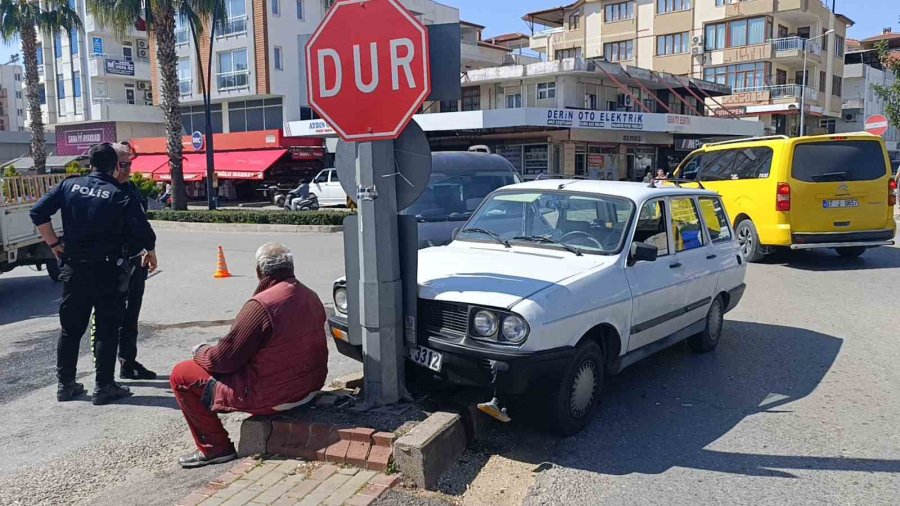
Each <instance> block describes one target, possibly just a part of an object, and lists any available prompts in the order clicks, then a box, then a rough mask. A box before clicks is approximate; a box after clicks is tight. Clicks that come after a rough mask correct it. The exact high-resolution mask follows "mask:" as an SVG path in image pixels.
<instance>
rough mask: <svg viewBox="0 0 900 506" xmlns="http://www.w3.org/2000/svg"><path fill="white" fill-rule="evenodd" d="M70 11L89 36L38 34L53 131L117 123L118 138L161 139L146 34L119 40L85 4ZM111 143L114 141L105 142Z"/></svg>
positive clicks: (73, 1)
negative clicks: (72, 11)
mask: <svg viewBox="0 0 900 506" xmlns="http://www.w3.org/2000/svg"><path fill="white" fill-rule="evenodd" d="M69 6H70V7H72V8H73V9H75V10H76V11H77V12H78V15H79V16H80V17H81V19H82V21H83V23H84V33H79V32H77V31H74V30H73V31H72V32H68V33H67V32H65V31H61V32H57V33H53V34H42V33H40V32H39V37H40V40H39V45H38V72H39V76H40V82H41V85H42V90H41V110H42V112H43V115H44V123H45V124H46V125H47V127H48V129H50V130H55V129H56V128H57V127H58V126H72V125H84V124H94V123H104V124H108V123H112V124H115V128H114V129H113V133H114V135H116V136H118V138H131V137H145V136H151V135H161V134H162V133H163V131H164V129H163V126H162V122H163V115H162V111H161V110H160V109H159V108H158V107H155V106H154V105H153V87H152V85H151V83H150V52H149V51H150V49H149V47H150V46H149V40H148V35H147V32H146V31H142V30H138V29H136V28H132V29H131V30H129V31H128V33H127V34H125V36H124V37H122V38H119V37H116V36H115V35H113V33H112V31H111V30H109V29H106V28H104V27H101V26H100V25H99V24H98V23H97V22H96V19H95V18H94V17H93V16H92V15H90V13H89V12H88V10H87V7H86V5H85V2H84V0H69ZM108 130H109V129H107V131H108ZM108 140H115V139H108V138H104V139H103V141H108Z"/></svg>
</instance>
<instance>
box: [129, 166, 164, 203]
mask: <svg viewBox="0 0 900 506" xmlns="http://www.w3.org/2000/svg"><path fill="white" fill-rule="evenodd" d="M131 182H132V183H134V185H135V186H137V189H138V191H139V192H141V195H143V196H144V198H146V199H155V198H156V197H157V196H159V187H158V186H156V183H154V182H153V180H152V179H150V178H149V177H147V176H145V175H143V174H141V173H139V172H135V173H134V174H132V175H131Z"/></svg>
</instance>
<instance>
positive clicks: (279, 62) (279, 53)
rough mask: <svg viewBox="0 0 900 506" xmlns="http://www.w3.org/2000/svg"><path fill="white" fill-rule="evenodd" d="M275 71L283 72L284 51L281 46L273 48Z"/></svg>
mask: <svg viewBox="0 0 900 506" xmlns="http://www.w3.org/2000/svg"><path fill="white" fill-rule="evenodd" d="M274 60H275V69H276V70H284V51H283V50H282V49H281V46H275V58H274Z"/></svg>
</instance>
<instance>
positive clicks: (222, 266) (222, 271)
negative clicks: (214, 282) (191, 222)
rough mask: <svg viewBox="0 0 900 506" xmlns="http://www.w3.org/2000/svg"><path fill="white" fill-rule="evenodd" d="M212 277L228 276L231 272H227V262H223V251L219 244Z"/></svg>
mask: <svg viewBox="0 0 900 506" xmlns="http://www.w3.org/2000/svg"><path fill="white" fill-rule="evenodd" d="M213 277H214V278H230V277H231V273H230V272H228V264H226V263H225V252H224V251H222V247H221V246H219V261H218V262H217V264H216V273H215V274H213Z"/></svg>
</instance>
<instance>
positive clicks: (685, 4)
mask: <svg viewBox="0 0 900 506" xmlns="http://www.w3.org/2000/svg"><path fill="white" fill-rule="evenodd" d="M690 8H691V0H656V13H657V14H666V13H668V12H679V11H687V10H690Z"/></svg>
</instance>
